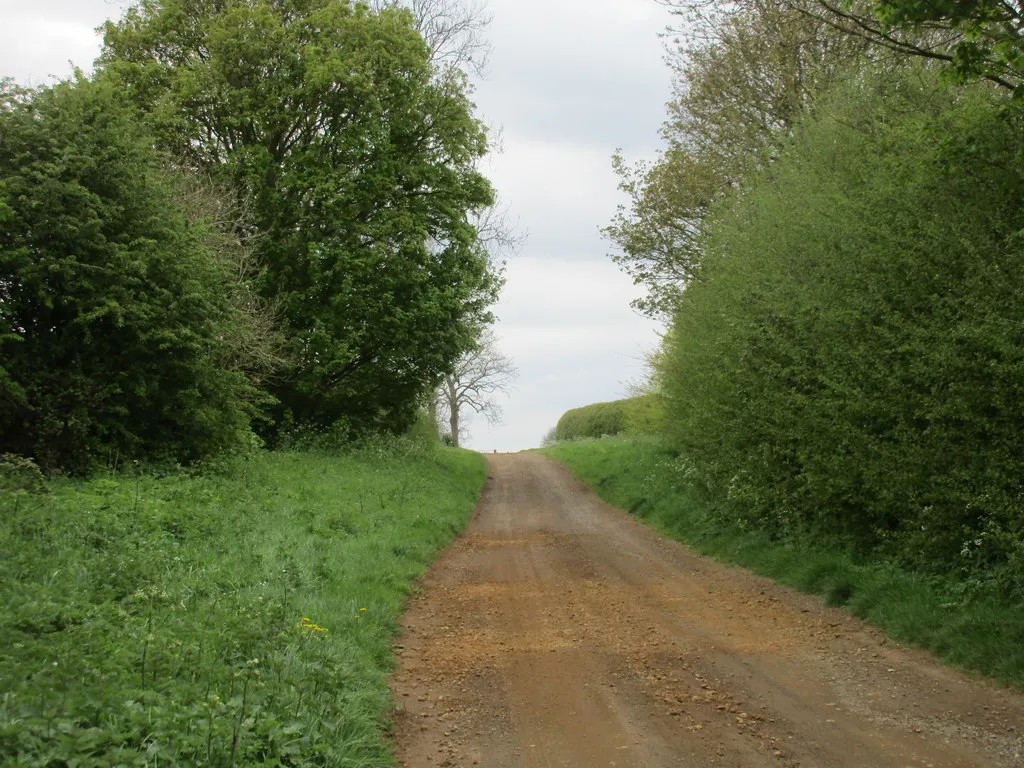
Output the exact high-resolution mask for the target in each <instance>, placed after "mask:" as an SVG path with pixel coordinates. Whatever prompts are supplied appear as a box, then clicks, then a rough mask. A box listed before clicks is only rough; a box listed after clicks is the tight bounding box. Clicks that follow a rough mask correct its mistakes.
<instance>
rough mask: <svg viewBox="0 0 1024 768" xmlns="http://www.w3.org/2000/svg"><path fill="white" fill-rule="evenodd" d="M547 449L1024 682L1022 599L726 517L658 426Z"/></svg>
mask: <svg viewBox="0 0 1024 768" xmlns="http://www.w3.org/2000/svg"><path fill="white" fill-rule="evenodd" d="M542 452H543V453H545V454H546V455H548V456H551V457H552V458H554V459H556V460H558V461H560V462H562V463H563V464H565V465H566V466H567V467H568V468H569V469H570V471H572V472H573V474H575V475H576V476H577V477H578V478H579V479H580V480H581V481H583V482H584V483H586V484H587V485H588V486H590V487H591V488H593V489H594V491H595V492H596V493H597V494H598V495H599V496H600V497H601V498H602V499H604V500H605V501H607V502H609V503H610V504H613V505H614V506H617V507H620V508H622V509H625V510H628V511H629V512H630V513H632V514H633V515H635V516H636V517H638V518H640V519H642V520H644V521H646V522H647V523H649V524H651V525H652V526H653V527H655V528H656V529H658V530H660V531H661V532H662V533H665V534H666V535H668V536H671V537H672V538H675V539H678V540H680V541H683V542H685V543H686V544H688V545H690V546H691V547H692V548H693V549H695V550H696V551H698V552H700V553H702V554H705V555H710V556H712V557H715V558H717V559H719V560H723V561H726V562H730V563H736V564H739V565H742V566H745V567H747V568H750V569H751V570H753V571H754V572H755V573H758V574H761V575H763V576H768V577H769V578H772V579H774V580H775V581H778V582H780V583H782V584H785V585H787V586H791V587H795V588H796V589H799V590H802V591H804V592H810V593H816V594H819V595H821V596H822V597H823V598H824V600H825V602H827V603H828V604H829V605H834V606H844V607H845V608H846V609H847V610H849V611H850V612H851V613H853V614H854V615H856V616H859V617H860V618H862V619H864V620H866V621H868V622H870V623H871V624H874V625H876V626H878V627H880V628H882V629H883V630H884V631H885V632H886V633H887V634H888V635H889V636H890V637H892V638H894V639H896V640H898V641H900V642H903V643H907V644H909V645H914V646H917V647H919V648H924V649H926V650H928V651H931V652H932V653H934V654H935V655H936V656H938V657H939V658H941V659H943V660H945V661H946V662H948V663H950V664H952V665H954V666H957V667H960V668H962V669H965V670H968V671H972V672H980V673H982V674H984V675H987V676H990V677H992V678H994V679H996V680H998V681H1000V682H1002V683H1004V684H1007V685H1010V686H1014V687H1018V688H1021V687H1024V605H1020V604H1019V603H1016V602H1013V601H1010V600H1008V599H1006V598H1003V597H1001V596H999V595H998V594H995V593H993V592H991V591H986V590H984V589H978V588H977V587H974V586H971V585H967V584H962V583H957V582H956V581H953V580H951V579H941V578H935V577H925V576H923V575H920V574H916V573H912V572H908V571H906V570H904V569H901V568H899V567H897V566H895V565H893V564H892V563H889V562H870V561H867V562H866V561H864V560H858V559H856V558H854V557H853V556H852V555H851V554H850V553H849V552H848V551H845V550H843V549H841V548H838V547H829V546H827V545H824V544H821V543H816V542H810V541H792V540H786V541H779V540H773V539H771V538H769V537H768V536H767V535H766V534H765V533H763V532H761V531H757V530H750V529H744V528H743V527H741V526H740V525H738V524H730V523H729V522H727V521H725V520H724V519H723V518H724V517H725V516H724V515H722V514H721V513H720V512H721V510H720V509H718V510H716V509H715V507H714V505H713V503H712V502H711V501H709V500H707V499H704V498H702V497H701V496H700V495H699V494H697V493H695V492H694V491H693V490H692V489H690V488H688V487H687V484H686V481H685V478H684V477H681V476H680V468H679V462H676V461H673V459H672V456H671V454H670V452H669V450H668V449H667V448H666V447H665V445H664V443H663V442H662V441H661V440H660V439H658V438H656V437H654V436H649V435H636V436H629V437H612V438H605V439H601V440H581V441H577V442H568V443H557V444H555V445H553V446H550V447H548V448H544V449H542Z"/></svg>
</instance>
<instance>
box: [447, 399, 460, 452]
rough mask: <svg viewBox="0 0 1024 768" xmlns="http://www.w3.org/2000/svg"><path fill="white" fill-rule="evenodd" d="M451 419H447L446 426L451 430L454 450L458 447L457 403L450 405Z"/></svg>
mask: <svg viewBox="0 0 1024 768" xmlns="http://www.w3.org/2000/svg"><path fill="white" fill-rule="evenodd" d="M451 413H452V415H451V417H450V418H449V419H448V425H449V426H450V427H451V428H452V445H454V446H455V447H456V448H458V447H459V406H458V403H452V407H451Z"/></svg>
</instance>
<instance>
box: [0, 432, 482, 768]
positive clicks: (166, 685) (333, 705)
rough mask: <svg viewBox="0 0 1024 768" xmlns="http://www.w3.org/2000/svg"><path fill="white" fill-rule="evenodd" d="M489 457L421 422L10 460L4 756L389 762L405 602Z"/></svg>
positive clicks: (46, 760)
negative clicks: (379, 431) (352, 440)
mask: <svg viewBox="0 0 1024 768" xmlns="http://www.w3.org/2000/svg"><path fill="white" fill-rule="evenodd" d="M485 476H486V470H485V466H484V461H483V457H481V456H480V455H479V454H474V453H470V452H467V451H459V450H456V449H448V448H441V447H440V446H439V445H437V444H436V443H433V444H431V443H427V442H424V441H413V440H411V439H408V438H401V439H390V440H376V441H373V442H371V443H370V444H369V445H367V446H364V447H362V448H358V449H356V448H352V449H347V450H344V451H342V452H341V453H338V452H326V451H322V450H304V451H298V450H296V451H280V452H277V453H268V452H255V453H253V454H252V455H251V456H249V457H246V458H238V459H236V460H232V461H230V462H227V463H222V464H221V465H220V466H219V467H213V468H207V469H206V471H204V472H202V473H181V472H174V473H168V474H154V473H152V472H150V473H146V472H140V473H138V474H135V473H131V472H128V473H120V474H116V475H108V474H98V475H95V476H93V477H92V478H91V479H89V480H85V481H81V480H78V481H73V480H66V479H49V480H46V479H43V478H42V477H40V476H39V475H38V474H37V473H35V472H34V471H33V469H32V467H31V466H29V465H26V464H17V463H14V462H12V461H10V460H8V461H7V462H5V463H4V464H3V465H0V482H2V483H4V488H3V493H0V551H3V553H4V557H3V558H2V559H0V689H2V690H3V696H2V699H0V763H3V764H4V765H20V766H36V765H38V766H43V765H78V766H105V765H126V766H127V765H137V766H152V765H211V766H228V765H253V764H257V763H258V764H262V765H290V766H313V765H319V766H342V765H360V766H387V765H391V760H390V754H389V747H388V746H387V744H386V742H385V740H384V738H383V734H384V730H385V728H386V725H387V717H388V716H389V714H390V694H389V692H388V687H387V681H386V677H385V675H386V673H387V672H388V671H389V670H390V668H391V662H392V642H393V638H394V633H395V630H396V626H397V617H398V615H399V612H400V611H401V609H402V606H403V602H404V599H405V597H406V596H407V594H408V592H409V590H410V588H411V584H412V582H413V580H414V579H416V577H418V576H419V575H420V574H421V573H422V572H423V570H424V569H425V568H426V566H427V564H428V563H429V562H430V561H431V559H432V558H433V556H434V554H435V553H436V552H437V551H438V550H439V549H440V548H441V547H443V546H444V545H445V544H447V542H448V541H449V540H450V539H451V537H452V536H453V535H454V534H455V533H456V532H457V531H459V530H461V528H462V526H463V525H464V523H465V522H466V520H467V519H468V516H469V513H470V511H471V510H472V508H473V506H474V505H475V503H476V499H477V496H478V494H479V490H480V488H481V486H482V485H483V481H484V479H485Z"/></svg>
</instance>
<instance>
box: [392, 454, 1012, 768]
mask: <svg viewBox="0 0 1024 768" xmlns="http://www.w3.org/2000/svg"><path fill="white" fill-rule="evenodd" d="M489 460H490V476H491V477H490V480H489V482H488V484H487V487H486V488H485V490H484V495H483V498H482V500H481V503H480V506H479V508H478V509H477V511H476V513H475V517H474V519H473V521H472V523H471V524H470V526H469V528H468V530H467V532H466V534H465V535H463V536H462V537H460V538H459V539H458V540H457V541H456V542H455V543H454V544H453V545H452V547H450V548H449V549H448V550H447V551H446V552H445V553H444V554H443V555H442V556H441V558H440V559H439V560H438V562H437V563H436V564H435V565H434V567H433V568H432V570H431V571H430V573H429V574H428V576H427V578H426V579H425V581H424V583H423V591H422V593H421V594H420V595H419V596H417V598H416V599H415V600H414V601H413V602H412V603H411V606H410V609H409V611H408V612H407V614H406V616H405V619H404V627H405V629H404V634H403V637H402V638H401V639H400V643H401V644H400V646H399V658H400V665H399V669H398V670H397V672H396V673H395V675H394V679H393V683H392V684H393V689H394V692H395V697H396V700H397V702H398V705H399V711H398V713H397V715H396V722H395V734H394V735H395V744H396V754H397V756H398V762H399V765H405V766H415V767H416V768H422V767H423V766H471V765H480V766H494V767H496V768H504V767H506V766H508V767H511V766H544V767H545V768H547V767H552V768H553V767H555V766H571V767H572V768H591V766H620V768H621V767H623V766H630V767H632V766H636V767H640V766H643V768H660V767H662V766H666V767H667V766H694V767H695V768H701V767H703V766H780V767H781V766H808V767H810V766H878V767H882V766H919V767H921V766H936V768H938V767H939V766H1000V767H1001V766H1006V767H1007V768H1009V767H1010V766H1013V767H1014V768H1021V766H1024V696H1021V695H1020V694H1013V693H1010V692H1007V691H1004V690H997V689H994V688H992V687H991V686H988V685H985V684H982V683H978V682H975V681H972V680H969V679H968V678H966V677H965V676H964V675H961V674H959V673H957V672H953V671H950V670H948V669H945V668H943V667H940V666H939V665H937V664H936V663H934V662H933V661H931V660H930V659H929V658H927V657H926V656H925V655H923V654H920V653H917V652H913V651H907V650H905V649H902V648H900V647H897V646H895V645H894V644H892V643H886V642H885V640H884V638H883V637H882V636H881V634H880V633H878V632H876V631H875V630H872V629H870V628H866V627H865V626H864V625H863V624H861V623H860V622H859V621H857V620H855V619H853V618H850V617H849V616H847V615H845V614H843V613H842V612H840V611H837V610H832V609H828V608H824V607H822V606H821V604H820V602H819V601H818V600H817V599H815V598H812V597H809V596H806V595H801V594H798V593H794V592H791V591H789V590H787V589H784V588H781V587H778V586H776V585H774V584H773V583H771V582H769V581H766V580H764V579H760V578H758V577H755V576H752V575H750V574H749V573H747V572H745V571H743V570H740V569H734V568H728V567H726V566H722V565H720V564H717V563H715V562H713V561H709V560H707V559H704V558H701V557H697V556H695V555H693V554H692V553H690V552H689V551H688V550H687V549H685V548H684V547H682V546H680V545H678V544H676V543H674V542H670V541H665V540H663V539H661V538H660V537H658V536H657V535H655V534H654V533H652V532H651V531H650V530H648V529H647V528H645V527H644V526H642V525H640V524H638V523H637V522H635V521H634V520H632V519H631V518H630V517H629V516H628V515H626V514H625V513H624V512H621V511H619V510H616V509H613V508H611V507H609V506H607V505H605V504H603V503H602V502H601V501H599V500H598V499H597V498H596V497H595V496H593V495H592V494H591V493H590V492H589V491H588V490H587V489H586V488H584V487H583V486H582V485H581V484H580V483H578V482H577V481H576V480H574V479H573V478H572V477H571V476H570V475H569V474H568V472H566V471H565V470H564V469H562V468H561V467H560V466H558V465H557V464H555V463H554V462H552V461H550V460H548V459H545V458H544V457H542V456H539V455H536V454H504V455H495V456H490V457H489Z"/></svg>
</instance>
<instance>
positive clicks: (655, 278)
mask: <svg viewBox="0 0 1024 768" xmlns="http://www.w3.org/2000/svg"><path fill="white" fill-rule="evenodd" d="M665 4H666V5H668V6H670V7H671V8H673V12H674V13H676V14H677V15H678V16H679V18H680V23H679V28H677V29H676V30H674V32H675V34H676V35H678V36H677V37H676V38H675V40H674V42H675V44H676V47H675V50H672V51H670V54H669V59H668V61H669V64H670V65H671V67H672V70H673V76H674V78H673V79H674V87H673V95H672V98H671V100H670V101H669V103H668V115H667V119H666V121H665V123H664V125H663V126H662V129H661V135H662V139H663V140H664V142H665V144H666V149H665V151H664V152H663V153H662V154H661V156H660V157H659V158H658V160H657V161H656V162H655V163H652V164H645V163H640V164H638V165H636V166H633V167H631V166H630V165H629V164H628V163H627V162H626V161H625V159H624V158H623V157H622V156H621V155H619V154H617V155H615V156H614V158H613V169H614V170H615V172H616V174H617V175H618V177H619V189H620V190H621V191H622V192H625V193H626V194H627V195H628V196H629V198H630V204H629V205H628V206H625V205H622V206H619V209H618V212H617V214H616V216H615V217H614V219H613V220H612V222H611V224H610V225H609V226H608V227H606V228H605V229H604V230H603V232H604V235H605V237H606V238H607V239H608V240H609V241H610V242H611V243H612V244H613V245H614V246H615V247H616V249H617V250H616V251H615V252H614V253H613V254H612V259H613V260H614V261H615V262H616V263H617V264H618V265H619V266H620V267H621V268H622V269H623V270H624V271H625V272H626V273H627V274H629V275H630V276H631V277H632V278H633V281H634V282H635V283H636V284H637V285H640V286H642V287H643V288H644V293H645V295H644V296H643V297H642V298H639V299H637V300H635V301H634V302H633V305H634V306H635V307H637V308H638V309H640V310H641V311H643V312H645V313H646V314H649V315H651V316H653V317H658V318H660V319H667V318H669V317H670V316H671V313H672V309H673V306H674V303H675V299H676V297H677V296H678V294H679V292H680V291H682V290H683V289H684V288H685V287H686V286H687V285H688V284H689V283H691V282H694V281H696V280H699V279H700V267H701V262H702V261H703V245H702V240H701V233H702V230H703V220H704V217H705V216H707V215H708V212H709V211H710V210H711V208H712V207H713V205H714V204H715V202H716V201H718V200H720V199H722V198H723V197H725V196H727V195H728V194H729V193H730V192H731V191H732V189H733V188H734V187H735V185H736V184H737V183H738V182H739V180H740V179H741V178H743V176H744V175H745V174H747V173H749V172H751V171H753V170H756V169H757V168H759V167H763V166H764V165H765V164H767V163H768V162H770V161H771V159H773V158H774V157H775V155H776V152H777V150H778V148H779V146H780V145H781V144H782V143H784V141H785V139H786V137H787V136H788V135H789V133H790V130H791V129H792V127H793V125H794V124H795V122H797V121H798V120H799V118H800V117H801V116H802V115H803V114H804V112H805V111H806V110H807V109H808V108H809V107H810V105H812V104H813V101H814V98H815V96H816V95H817V93H819V92H821V91H822V90H824V89H825V88H827V87H828V85H829V84H830V83H832V82H835V81H836V80H837V79H841V78H842V77H844V76H845V74H846V71H847V69H848V67H849V65H850V63H851V62H853V61H856V60H857V59H859V58H860V57H861V56H863V53H864V49H865V47H866V45H867V44H866V43H865V42H864V41H863V40H862V39H860V38H858V37H856V36H853V35H850V34H846V33H843V32H840V31H838V30H837V29H836V28H835V26H834V24H832V23H828V22H824V21H822V20H820V19H817V18H815V17H814V16H813V15H812V14H808V13H807V12H806V10H807V9H806V7H805V6H807V5H812V6H813V5H814V0H809V1H808V0H758V1H757V2H746V1H745V0H740V1H739V2H720V1H719V0H710V1H705V0H665ZM875 57H876V58H879V56H878V53H877V52H876V53H875Z"/></svg>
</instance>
